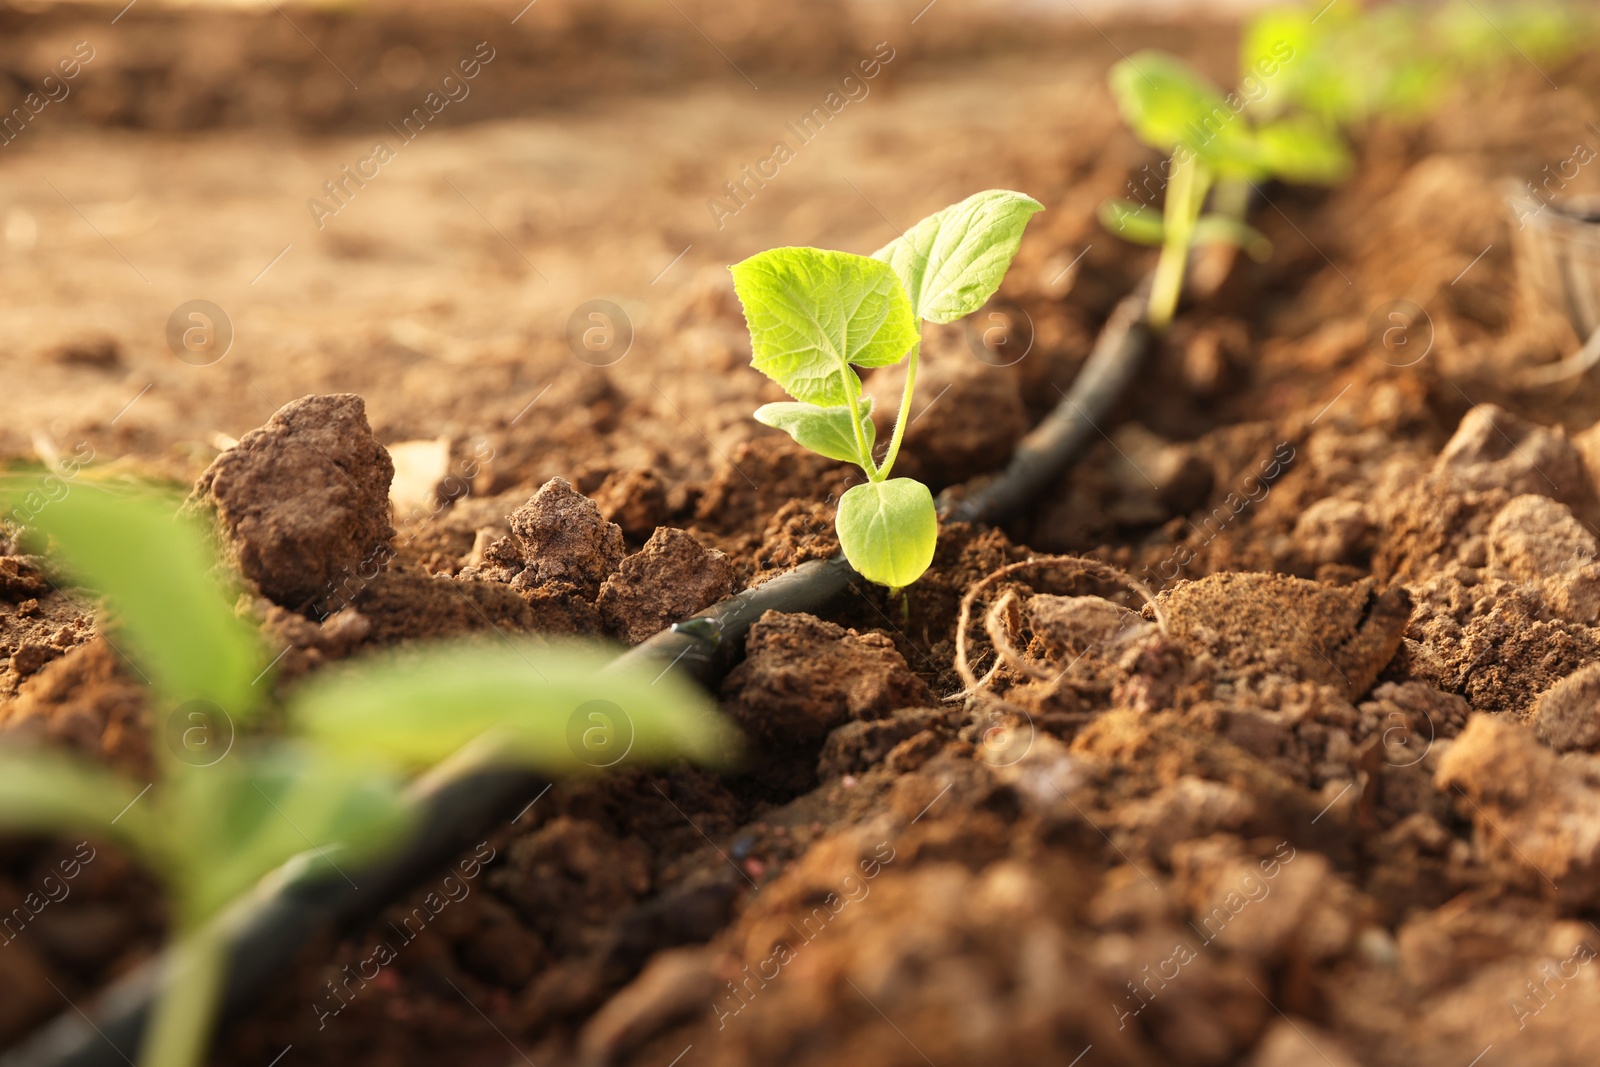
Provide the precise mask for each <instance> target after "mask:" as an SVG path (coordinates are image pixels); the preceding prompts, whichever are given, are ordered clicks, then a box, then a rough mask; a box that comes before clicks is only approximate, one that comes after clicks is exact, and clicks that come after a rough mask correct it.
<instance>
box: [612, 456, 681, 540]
mask: <svg viewBox="0 0 1600 1067" xmlns="http://www.w3.org/2000/svg"><path fill="white" fill-rule="evenodd" d="M594 502H595V506H596V507H598V508H599V509H600V514H601V516H602V517H604V518H605V520H606V521H607V522H614V523H616V524H617V525H618V526H619V527H620V528H621V529H622V533H623V536H625V537H627V538H628V539H629V540H630V541H634V542H638V541H643V540H645V539H646V538H648V537H649V536H650V535H651V534H652V533H653V532H655V528H656V527H657V526H660V525H661V524H663V523H664V522H666V521H667V515H668V514H669V512H670V511H671V508H670V507H669V505H668V502H667V483H666V482H665V481H663V480H662V478H661V475H659V474H657V473H656V472H655V471H653V470H650V469H648V468H643V469H641V468H630V469H628V470H621V471H613V472H611V473H610V474H608V475H606V480H605V481H603V482H601V483H600V488H598V489H596V490H595V492H594Z"/></svg>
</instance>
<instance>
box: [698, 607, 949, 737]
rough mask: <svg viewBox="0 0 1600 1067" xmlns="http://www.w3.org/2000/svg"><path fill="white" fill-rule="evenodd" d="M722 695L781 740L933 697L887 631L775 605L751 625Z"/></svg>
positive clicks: (742, 716) (744, 717) (758, 730)
mask: <svg viewBox="0 0 1600 1067" xmlns="http://www.w3.org/2000/svg"><path fill="white" fill-rule="evenodd" d="M722 696H723V700H724V707H725V708H726V709H727V710H728V712H729V713H730V714H731V715H732V716H733V717H734V719H735V720H736V721H737V722H738V723H739V724H740V725H741V726H743V727H744V728H745V729H746V730H748V731H749V732H750V733H752V734H754V735H755V736H756V737H758V738H761V739H763V740H766V741H771V742H776V743H780V744H782V743H799V744H814V743H816V742H818V741H821V740H822V739H823V738H824V737H825V736H827V734H828V732H829V731H830V730H833V729H834V728H835V727H838V726H841V725H843V724H844V723H846V722H848V721H850V720H851V719H882V718H885V717H887V716H888V715H889V714H890V713H891V712H893V711H895V710H896V709H897V708H915V707H926V706H927V705H929V704H931V703H932V702H933V694H932V693H931V692H929V690H928V687H927V685H926V684H925V683H924V682H923V681H922V679H920V678H918V677H917V676H916V675H915V674H914V673H912V671H911V668H910V667H909V666H907V664H906V661H905V657H903V656H902V655H901V654H900V653H899V652H898V651H897V650H896V649H895V645H894V642H893V641H892V640H891V639H889V638H888V637H885V636H884V635H883V634H880V633H870V632H869V633H857V632H856V631H855V630H846V629H845V628H844V627H842V626H837V625H835V624H833V623H831V622H824V621H822V620H821V619H819V618H817V617H816V616H814V615H807V614H804V613H795V614H787V615H786V614H782V613H780V612H776V611H769V612H767V613H766V614H764V615H762V616H761V618H760V620H759V621H758V622H757V623H756V624H755V625H754V626H752V627H751V628H750V635H749V637H748V639H747V641H746V646H745V660H744V662H742V663H740V664H739V665H738V666H737V667H735V668H734V669H733V672H732V673H731V674H729V675H728V677H727V680H726V681H724V682H723V684H722Z"/></svg>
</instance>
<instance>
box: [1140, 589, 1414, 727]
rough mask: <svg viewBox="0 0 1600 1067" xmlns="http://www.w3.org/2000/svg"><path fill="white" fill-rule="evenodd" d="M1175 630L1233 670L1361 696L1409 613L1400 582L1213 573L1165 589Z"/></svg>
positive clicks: (1394, 646) (1392, 649)
mask: <svg viewBox="0 0 1600 1067" xmlns="http://www.w3.org/2000/svg"><path fill="white" fill-rule="evenodd" d="M1163 596H1164V599H1163V604H1164V606H1165V608H1166V612H1167V617H1168V627H1169V631H1170V633H1171V634H1172V636H1174V637H1176V638H1179V639H1181V640H1185V641H1189V642H1191V643H1193V644H1195V645H1197V646H1199V647H1201V648H1204V649H1206V650H1208V651H1209V652H1210V653H1211V654H1212V655H1214V656H1216V657H1217V659H1218V660H1219V661H1220V662H1221V664H1222V665H1223V667H1224V670H1225V672H1226V673H1227V674H1229V675H1232V676H1234V677H1241V678H1253V677H1260V676H1262V675H1264V674H1282V675H1286V676H1288V677H1291V678H1298V679H1304V680H1306V681H1313V682H1319V683H1322V684H1324V685H1338V686H1341V687H1342V688H1343V689H1344V690H1345V693H1346V698H1347V699H1349V700H1355V699H1357V698H1358V697H1360V696H1362V695H1363V694H1364V693H1366V691H1367V690H1368V689H1370V688H1371V687H1372V683H1373V682H1374V681H1376V680H1377V677H1378V674H1379V673H1380V672H1381V671H1382V670H1383V668H1384V667H1386V666H1387V665H1388V663H1389V661H1390V660H1391V659H1393V658H1394V654H1395V651H1396V650H1397V649H1398V648H1399V646H1400V640H1401V635H1402V634H1403V632H1404V630H1405V625H1406V621H1407V619H1408V617H1409V614H1410V607H1411V604H1410V598H1409V596H1408V595H1407V593H1406V591H1405V590H1403V589H1401V588H1398V587H1395V588H1390V589H1388V590H1385V591H1384V592H1382V593H1378V592H1377V591H1376V583H1375V582H1374V580H1373V579H1371V578H1368V579H1365V580H1363V581H1361V582H1359V583H1357V584H1355V585H1351V586H1334V585H1328V584H1325V583H1319V582H1313V581H1308V580H1306V579H1302V578H1289V577H1285V576H1282V575H1275V574H1214V575H1209V576H1207V577H1205V578H1202V579H1200V580H1199V581H1195V582H1188V583H1184V584H1181V585H1179V586H1177V587H1175V588H1174V589H1173V590H1171V591H1170V592H1168V593H1166V594H1164V595H1163Z"/></svg>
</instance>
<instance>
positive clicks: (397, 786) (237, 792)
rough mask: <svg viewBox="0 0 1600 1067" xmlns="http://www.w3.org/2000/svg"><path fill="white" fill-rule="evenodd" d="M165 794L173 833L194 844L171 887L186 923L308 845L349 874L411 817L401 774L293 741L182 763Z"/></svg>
mask: <svg viewBox="0 0 1600 1067" xmlns="http://www.w3.org/2000/svg"><path fill="white" fill-rule="evenodd" d="M161 800H162V807H161V815H162V817H163V819H165V820H166V821H167V822H168V823H169V824H170V826H171V827H172V830H171V834H172V836H173V837H174V838H175V839H176V840H180V841H182V842H184V843H185V844H186V845H187V846H188V847H187V848H186V849H185V851H184V853H183V855H182V856H181V857H178V858H177V862H178V863H179V864H180V866H181V868H182V869H181V870H180V871H179V872H178V878H177V879H176V881H175V885H176V886H177V887H178V892H179V896H180V899H181V902H182V904H181V906H182V908H183V915H182V919H183V921H184V922H185V923H189V924H193V923H198V922H200V921H203V920H204V919H206V918H208V917H209V916H211V915H213V914H215V913H216V912H217V911H218V910H220V909H221V908H222V907H223V906H225V905H226V904H227V903H228V902H229V901H231V900H233V899H234V898H235V897H236V896H238V895H239V894H240V893H242V892H244V891H245V890H246V889H248V888H250V887H251V886H252V885H254V884H255V883H256V882H257V881H259V880H260V879H261V877H262V876H263V875H265V874H266V873H267V872H269V871H271V870H273V869H274V868H276V867H278V866H279V865H280V864H282V863H283V862H284V861H285V860H287V859H289V858H291V857H293V856H298V855H300V854H302V853H307V854H308V855H307V859H308V864H309V865H310V866H312V867H323V868H326V872H327V874H328V875H329V876H330V877H334V878H349V877H351V875H352V874H354V873H355V868H356V867H357V866H358V865H359V864H360V863H361V861H363V860H364V859H367V858H369V857H370V856H372V855H373V854H375V853H376V852H378V851H379V850H381V849H383V848H385V847H386V846H388V845H390V844H391V843H393V842H394V841H395V840H396V839H397V838H399V837H400V836H401V835H402V834H404V833H405V831H406V830H407V829H408V828H409V827H410V826H411V824H412V818H413V813H412V810H411V808H410V807H409V805H408V804H407V802H406V799H405V796H404V794H403V793H402V783H401V782H400V780H399V779H398V778H397V777H395V776H393V775H389V774H386V773H383V772H381V771H378V770H375V769H374V768H373V767H372V766H371V764H370V763H365V764H364V763H355V762H345V761H341V760H335V759H333V758H330V757H327V756H324V755H321V754H319V753H316V752H314V751H312V750H310V749H303V748H300V747H298V746H291V745H280V746H276V747H274V748H272V749H269V750H267V751H265V752H258V753H251V754H249V755H244V754H240V755H238V756H236V757H234V758H232V759H228V760H224V761H222V762H220V763H218V764H216V765H215V766H211V767H202V768H188V767H186V768H182V769H180V770H178V771H176V772H174V774H173V775H172V777H171V779H169V781H168V783H167V790H166V792H165V793H164V794H163V796H162V798H161Z"/></svg>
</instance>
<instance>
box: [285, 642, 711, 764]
mask: <svg viewBox="0 0 1600 1067" xmlns="http://www.w3.org/2000/svg"><path fill="white" fill-rule="evenodd" d="M290 715H291V717H292V719H293V721H294V722H295V723H296V724H297V725H298V727H299V728H300V731H301V732H302V733H303V734H305V735H307V736H308V737H310V738H311V739H312V740H314V741H316V742H318V743H320V744H322V745H325V746H327V747H329V748H330V749H333V750H336V751H342V752H346V753H348V754H350V755H352V756H372V757H380V758H386V759H390V760H396V761H399V762H402V763H406V764H411V765H419V766H426V765H429V764H433V763H436V762H438V761H440V760H442V759H444V758H446V757H448V756H450V755H452V754H453V753H455V752H456V751H457V750H458V749H460V748H461V747H462V746H464V745H466V744H467V743H468V742H469V741H472V740H474V739H475V738H477V737H478V736H479V735H480V734H483V733H485V732H486V731H490V730H493V731H496V732H497V733H498V734H499V735H500V736H501V737H503V738H504V739H505V741H506V743H507V747H506V754H507V758H508V759H511V760H514V761H516V762H518V763H522V764H526V765H528V766H531V767H537V768H539V769H541V770H545V771H549V772H551V773H565V772H571V771H582V770H585V769H592V768H599V767H609V766H611V765H612V764H614V763H617V762H619V761H621V760H622V759H623V758H625V757H626V758H629V759H631V760H634V761H657V762H659V761H662V760H671V759H676V758H678V757H680V756H687V757H690V758H692V759H695V760H697V761H699V762H701V763H706V764H711V765H721V764H725V763H727V762H728V760H729V759H730V758H731V756H732V754H733V737H734V735H733V733H732V730H731V727H729V726H728V725H727V723H726V722H725V720H723V718H722V717H721V715H720V714H719V713H718V712H717V710H716V705H715V704H714V703H713V702H712V700H711V699H710V698H709V697H708V696H707V695H706V694H705V693H704V692H703V691H702V690H700V689H699V688H698V687H696V686H695V685H694V684H693V683H691V682H689V681H687V680H686V679H684V678H682V677H680V676H679V675H678V673H677V672H674V671H662V670H660V668H654V667H652V668H649V669H639V668H634V669H619V668H616V667H615V666H614V663H613V655H612V654H611V653H609V652H607V651H605V650H604V649H603V648H600V647H597V646H594V645H585V644H576V643H571V642H550V643H547V644H535V643H533V642H517V643H515V644H513V643H511V642H510V641H505V640H501V641H495V642H488V643H483V642H475V641H471V642H463V641H458V642H449V643H442V644H438V645H434V646H431V647H428V648H424V649H418V650H415V651H404V652H394V653H386V654H382V655H378V656H373V657H370V658H368V659H366V660H364V661H360V662H356V663H352V664H349V665H345V666H342V667H336V668H330V669H327V670H324V671H322V672H321V673H320V674H318V675H317V676H316V677H314V678H313V679H311V680H310V681H309V682H308V683H306V684H305V685H303V686H302V687H301V688H300V689H298V690H296V691H295V692H294V694H293V695H292V696H291V699H290Z"/></svg>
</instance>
